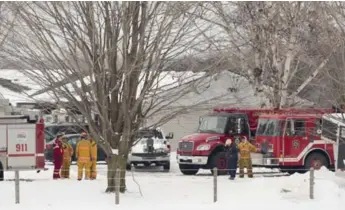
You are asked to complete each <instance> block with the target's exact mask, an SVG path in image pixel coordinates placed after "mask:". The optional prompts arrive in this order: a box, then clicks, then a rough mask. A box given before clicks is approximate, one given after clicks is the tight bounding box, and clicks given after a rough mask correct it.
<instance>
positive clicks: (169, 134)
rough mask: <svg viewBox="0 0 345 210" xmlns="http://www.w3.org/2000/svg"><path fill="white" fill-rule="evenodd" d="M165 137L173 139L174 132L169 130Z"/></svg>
mask: <svg viewBox="0 0 345 210" xmlns="http://www.w3.org/2000/svg"><path fill="white" fill-rule="evenodd" d="M165 138H166V139H173V138H174V133H172V132H170V133H168V135H167V136H165Z"/></svg>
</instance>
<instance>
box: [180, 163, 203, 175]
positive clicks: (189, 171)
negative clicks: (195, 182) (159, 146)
mask: <svg viewBox="0 0 345 210" xmlns="http://www.w3.org/2000/svg"><path fill="white" fill-rule="evenodd" d="M179 168H180V171H181V172H182V173H183V174H184V175H195V174H197V173H198V171H199V167H198V166H195V165H188V164H179Z"/></svg>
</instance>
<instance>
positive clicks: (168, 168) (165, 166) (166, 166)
mask: <svg viewBox="0 0 345 210" xmlns="http://www.w3.org/2000/svg"><path fill="white" fill-rule="evenodd" d="M163 170H164V171H165V172H168V171H170V162H167V163H166V164H164V165H163Z"/></svg>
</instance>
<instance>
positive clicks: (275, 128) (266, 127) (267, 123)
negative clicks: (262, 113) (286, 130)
mask: <svg viewBox="0 0 345 210" xmlns="http://www.w3.org/2000/svg"><path fill="white" fill-rule="evenodd" d="M282 123H283V121H282V120H279V119H259V122H258V129H257V131H256V135H257V136H258V135H259V136H279V135H280V132H281V126H282Z"/></svg>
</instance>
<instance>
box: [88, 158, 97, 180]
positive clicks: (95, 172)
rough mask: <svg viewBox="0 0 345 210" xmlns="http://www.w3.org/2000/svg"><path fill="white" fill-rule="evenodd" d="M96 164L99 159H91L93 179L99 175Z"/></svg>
mask: <svg viewBox="0 0 345 210" xmlns="http://www.w3.org/2000/svg"><path fill="white" fill-rule="evenodd" d="M96 166H97V161H91V164H90V171H91V179H96V177H97V169H96Z"/></svg>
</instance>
